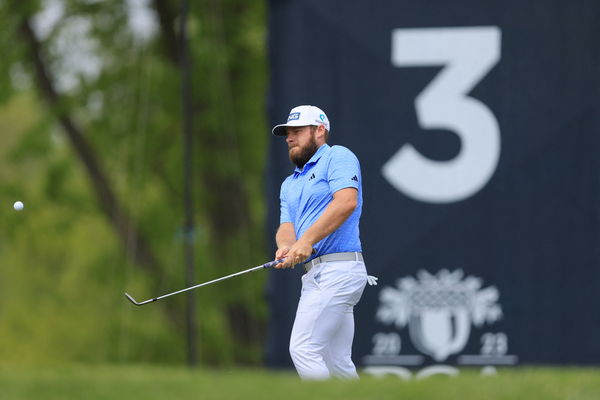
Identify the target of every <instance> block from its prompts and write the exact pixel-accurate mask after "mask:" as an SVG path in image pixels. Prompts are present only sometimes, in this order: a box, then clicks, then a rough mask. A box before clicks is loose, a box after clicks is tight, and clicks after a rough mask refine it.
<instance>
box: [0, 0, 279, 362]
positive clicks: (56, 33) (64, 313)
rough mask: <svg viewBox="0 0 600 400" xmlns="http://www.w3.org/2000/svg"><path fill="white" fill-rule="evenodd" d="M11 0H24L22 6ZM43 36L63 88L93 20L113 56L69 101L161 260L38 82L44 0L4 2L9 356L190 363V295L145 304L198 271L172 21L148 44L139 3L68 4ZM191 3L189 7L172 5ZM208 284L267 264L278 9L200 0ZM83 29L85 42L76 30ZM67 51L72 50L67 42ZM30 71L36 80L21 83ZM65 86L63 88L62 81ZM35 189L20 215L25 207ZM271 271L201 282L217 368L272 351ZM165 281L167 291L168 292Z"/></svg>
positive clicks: (3, 212)
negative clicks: (130, 14)
mask: <svg viewBox="0 0 600 400" xmlns="http://www.w3.org/2000/svg"><path fill="white" fill-rule="evenodd" d="M9 3H10V2H9ZM63 3H64V5H65V7H64V14H63V15H62V16H61V19H60V22H59V23H58V24H56V25H55V27H54V28H53V29H52V30H51V31H50V32H49V34H48V36H47V37H43V38H40V39H41V44H42V50H43V55H44V56H45V59H44V61H45V62H46V63H47V66H48V67H49V70H50V72H51V73H52V74H53V77H54V78H55V83H56V82H57V81H58V82H60V78H61V77H64V75H65V74H67V69H68V65H66V61H65V54H64V48H62V47H61V46H60V45H59V44H60V43H61V40H64V38H63V37H62V36H61V35H64V34H65V32H68V29H69V28H68V27H69V24H71V23H73V22H74V21H81V20H84V21H87V23H88V26H89V27H90V29H89V31H88V34H87V36H88V39H89V40H90V43H92V44H93V46H92V48H93V51H94V56H95V57H97V58H98V59H99V60H100V61H101V63H100V66H101V68H100V69H99V74H98V75H93V74H92V75H85V74H79V75H77V76H76V81H77V82H78V83H77V85H75V86H73V87H70V88H68V89H64V88H63V89H61V92H60V96H61V107H60V110H61V112H64V113H65V114H66V115H68V116H69V117H71V118H72V119H73V121H74V122H75V123H76V124H77V126H78V127H79V128H80V129H81V131H82V132H83V133H84V137H85V139H86V140H88V141H89V143H90V145H91V147H92V149H93V151H94V154H95V156H96V158H97V159H98V160H99V163H100V166H101V167H102V168H103V169H104V170H105V171H106V175H107V177H108V180H109V182H110V184H111V185H112V187H113V188H114V190H115V192H116V194H117V196H118V199H119V201H120V202H121V203H122V204H123V205H124V208H125V210H126V211H127V213H128V214H129V215H130V216H131V217H132V218H133V220H134V221H135V222H136V224H137V226H138V227H139V229H140V230H141V231H142V232H143V235H144V237H145V239H146V240H147V241H148V242H149V244H150V248H151V250H152V252H153V254H154V255H155V256H156V258H157V259H158V260H159V264H160V269H159V270H158V271H149V270H146V269H142V268H140V267H139V266H138V265H135V264H134V263H133V262H132V261H131V260H128V259H127V257H126V252H125V248H126V247H127V246H135V243H132V242H123V241H121V240H120V238H119V236H118V235H117V234H116V232H115V231H114V228H113V227H112V226H111V224H110V223H109V220H108V219H107V216H106V215H105V214H103V212H102V211H101V209H100V207H99V201H98V198H97V197H96V193H95V192H94V190H93V185H92V184H91V181H90V178H89V175H88V174H87V173H86V170H85V168H84V166H83V163H82V161H81V158H80V157H78V155H77V153H76V152H75V151H74V149H73V148H72V147H71V144H70V142H69V140H68V138H67V136H66V135H65V132H64V131H63V127H62V126H61V124H60V123H59V121H58V119H57V114H56V112H57V109H55V108H53V107H50V106H49V104H48V102H47V100H46V99H45V97H44V95H43V92H42V91H39V90H38V86H37V85H36V82H37V81H36V79H35V78H34V76H35V74H34V68H33V65H32V58H31V57H32V53H31V51H30V50H31V49H30V48H28V46H27V43H26V42H25V41H24V40H23V38H22V36H21V35H20V33H19V29H18V27H19V23H20V21H22V20H23V19H24V18H27V17H28V16H30V15H31V14H32V13H34V12H35V11H36V10H39V7H40V5H39V4H38V3H37V2H28V1H23V2H21V7H19V8H17V7H10V6H9V5H7V4H3V3H0V22H2V23H3V29H2V30H0V49H2V53H3V55H6V58H4V57H3V63H2V66H0V131H1V132H2V134H1V135H0V205H2V207H0V221H1V222H0V226H1V229H0V343H1V344H2V346H0V360H2V361H10V362H23V363H40V362H42V363H43V362H46V361H48V360H53V361H56V362H66V361H77V362H129V361H136V362H161V363H182V362H184V361H185V337H184V326H185V324H184V306H185V296H177V297H173V298H171V299H169V300H167V301H165V302H163V303H157V304H153V305H149V306H146V307H144V308H134V307H132V306H131V305H130V304H128V303H127V302H126V301H125V300H124V297H123V292H124V291H129V292H131V293H132V294H134V295H135V296H136V297H137V298H140V299H141V298H148V297H152V296H155V295H158V294H161V293H164V292H170V291H173V290H177V289H180V288H182V287H184V286H185V282H184V279H183V276H184V266H183V257H182V253H183V237H182V234H181V225H182V222H183V207H182V203H183V201H182V193H183V187H182V179H183V178H182V141H181V130H182V123H181V106H180V104H181V100H180V97H181V95H180V87H181V79H180V73H179V69H178V66H177V65H176V64H175V63H174V62H173V60H170V59H169V58H168V56H167V55H166V52H165V51H164V48H163V46H164V40H163V39H162V37H161V32H160V31H159V32H157V35H156V36H155V37H154V38H153V39H151V40H150V41H147V42H144V41H140V40H139V39H136V37H134V35H132V33H131V30H130V28H129V27H128V25H127V15H126V12H127V8H126V6H125V4H126V3H125V2H121V1H105V2H80V1H64V2H63ZM169 4H170V5H171V6H172V7H173V11H174V12H177V11H178V8H177V7H176V2H169ZM191 4H192V9H191V12H192V15H191V16H190V48H191V52H192V55H193V57H192V62H193V68H194V69H193V71H194V75H193V82H194V87H193V89H194V90H193V93H194V95H193V96H194V111H195V120H194V137H195V145H194V154H195V157H196V160H195V166H194V178H193V182H194V192H195V212H196V213H195V219H196V223H197V231H196V233H195V245H196V265H197V271H196V280H197V281H198V282H201V281H204V280H209V279H212V278H215V277H218V276H222V275H225V274H228V273H231V272H235V271H238V270H240V269H243V268H247V267H250V266H253V265H257V264H259V263H262V262H264V261H266V257H268V256H267V255H266V252H265V243H264V227H263V220H264V215H265V207H264V199H263V193H262V189H263V168H264V158H265V153H266V150H265V148H266V140H267V139H268V131H267V130H266V127H265V121H264V116H265V113H264V104H263V101H264V100H263V98H264V92H265V89H264V87H265V76H266V72H265V71H266V66H265V49H264V46H265V44H264V31H265V22H264V21H265V10H264V8H265V5H264V4H263V2H247V1H242V0H235V1H234V0H228V1H214V0H206V1H200V2H191ZM75 39H76V38H72V37H71V38H70V40H75ZM61 49H62V50H61ZM15 71H17V72H18V71H21V72H20V73H21V75H22V77H21V78H22V79H21V80H22V81H24V82H28V83H29V84H28V85H23V84H21V85H19V84H17V83H18V82H17V80H15ZM58 87H59V88H60V85H59V86H58ZM16 200H22V201H23V202H24V203H25V209H24V210H23V211H22V212H16V211H14V210H13V209H12V202H14V201H16ZM264 281H265V274H261V273H257V274H254V275H251V276H248V277H244V278H243V279H238V280H235V281H232V282H227V283H225V284H224V285H221V286H219V287H214V288H212V287H211V288H207V289H206V290H202V291H199V292H198V310H199V311H198V318H199V321H200V331H199V353H200V357H201V359H202V360H203V361H204V362H206V363H210V364H213V365H223V364H233V363H243V364H257V363H260V360H261V354H262V353H261V351H262V350H261V343H262V342H263V339H264V336H263V334H264V328H263V327H264V323H265V320H266V306H265V304H264V299H263V285H264ZM157 291H158V292H157Z"/></svg>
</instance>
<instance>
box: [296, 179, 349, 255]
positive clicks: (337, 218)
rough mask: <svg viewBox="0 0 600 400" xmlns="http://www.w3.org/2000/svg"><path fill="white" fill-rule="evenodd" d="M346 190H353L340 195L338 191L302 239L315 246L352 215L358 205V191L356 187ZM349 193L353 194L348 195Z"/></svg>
mask: <svg viewBox="0 0 600 400" xmlns="http://www.w3.org/2000/svg"><path fill="white" fill-rule="evenodd" d="M344 191H351V192H346V193H340V194H339V195H337V193H336V196H334V198H333V200H332V201H331V203H329V205H328V206H327V207H326V208H325V211H323V214H321V216H320V217H319V218H318V219H317V220H316V221H315V223H314V224H313V225H312V226H311V227H310V228H308V229H307V230H306V232H304V234H303V235H302V237H301V238H300V239H301V240H303V241H307V242H308V243H309V244H310V245H311V246H313V245H315V243H318V242H319V241H321V240H322V239H324V238H325V237H327V236H329V235H331V234H332V233H333V232H335V230H336V229H337V228H339V227H340V226H341V225H342V224H343V223H344V222H345V221H346V220H347V219H348V217H349V216H350V215H352V213H353V212H354V210H355V208H356V205H357V199H356V192H355V189H344ZM349 193H350V194H351V195H348V194H349Z"/></svg>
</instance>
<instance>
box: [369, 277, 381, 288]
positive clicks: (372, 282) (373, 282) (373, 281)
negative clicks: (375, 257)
mask: <svg viewBox="0 0 600 400" xmlns="http://www.w3.org/2000/svg"><path fill="white" fill-rule="evenodd" d="M377 279H379V278H378V277H376V276H372V275H367V283H368V284H369V286H377Z"/></svg>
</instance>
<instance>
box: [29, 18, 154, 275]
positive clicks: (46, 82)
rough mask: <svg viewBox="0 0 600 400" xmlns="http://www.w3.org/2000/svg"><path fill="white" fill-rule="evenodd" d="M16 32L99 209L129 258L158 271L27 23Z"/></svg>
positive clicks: (139, 264) (150, 269) (42, 92)
mask: <svg viewBox="0 0 600 400" xmlns="http://www.w3.org/2000/svg"><path fill="white" fill-rule="evenodd" d="M19 28H20V32H21V35H22V36H23V39H24V40H25V41H26V43H27V45H28V46H29V50H30V52H31V59H32V61H33V66H34V70H35V76H36V79H37V82H38V89H39V90H40V92H41V94H42V97H43V98H44V99H45V100H46V102H47V103H48V105H49V106H50V108H51V109H52V110H53V111H54V112H56V113H57V117H58V119H59V121H60V124H61V126H62V128H63V129H64V131H65V133H66V135H67V137H68V138H69V141H70V143H71V145H72V146H73V148H74V150H75V152H76V153H77V155H78V156H79V158H80V160H81V161H82V162H83V164H84V166H85V169H86V171H87V173H88V175H89V178H90V181H91V183H92V186H93V189H94V191H95V192H96V196H97V198H98V202H99V204H100V208H101V209H102V211H103V212H104V214H105V215H106V216H107V217H108V219H109V221H110V222H111V224H112V225H113V227H114V229H115V230H116V231H117V234H118V235H119V237H120V238H121V241H122V243H123V246H124V248H125V250H126V253H127V255H128V257H129V258H130V259H132V260H133V261H134V262H135V263H136V264H137V265H138V266H140V267H142V268H144V269H147V270H149V271H153V272H156V271H158V263H157V261H156V258H155V257H154V255H153V254H152V252H151V251H150V248H149V247H148V245H147V243H146V241H145V240H144V238H143V237H142V235H141V233H140V232H139V231H138V230H137V228H136V226H135V224H134V223H133V221H131V220H130V219H129V217H128V216H127V214H126V213H125V211H124V210H123V208H122V207H121V205H120V204H119V201H118V199H117V197H116V195H115V193H114V191H113V190H112V188H111V186H110V184H109V181H108V178H107V176H106V174H105V173H104V171H103V170H102V168H101V166H100V163H99V162H98V159H97V158H96V154H95V153H94V151H93V150H92V148H91V146H90V145H89V143H88V142H87V141H86V139H85V136H84V134H83V132H82V130H81V128H79V127H78V126H77V124H75V121H74V120H73V118H72V117H71V116H70V115H69V114H68V113H67V112H66V111H64V109H63V108H62V107H61V106H60V105H61V99H60V95H59V93H58V92H57V91H56V89H55V87H54V83H53V79H52V77H51V75H50V72H49V70H48V68H46V64H45V63H44V60H43V56H42V48H41V45H40V42H39V40H38V39H37V37H36V36H35V33H34V32H33V30H32V28H31V23H30V21H29V19H27V18H23V20H22V21H21V24H20V27H19Z"/></svg>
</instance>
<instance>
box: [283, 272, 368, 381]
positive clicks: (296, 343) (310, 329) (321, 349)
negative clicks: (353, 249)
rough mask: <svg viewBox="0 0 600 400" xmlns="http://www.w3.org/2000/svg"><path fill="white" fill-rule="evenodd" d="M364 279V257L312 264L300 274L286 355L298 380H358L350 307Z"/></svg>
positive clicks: (361, 290) (363, 283)
mask: <svg viewBox="0 0 600 400" xmlns="http://www.w3.org/2000/svg"><path fill="white" fill-rule="evenodd" d="M366 283H367V271H366V269H365V264H364V262H362V261H333V262H325V263H321V264H317V265H315V266H314V267H313V268H312V269H311V270H310V271H309V272H308V273H306V274H304V275H303V276H302V294H301V296H300V302H299V303H298V310H297V311H296V320H295V321H294V327H293V329H292V336H291V338H290V355H291V356H292V361H293V362H294V366H295V367H296V370H297V371H298V374H299V375H300V378H302V379H328V378H329V377H331V376H336V377H340V378H346V379H356V378H358V374H357V373H356V367H355V366H354V363H353V362H352V359H351V355H352V340H353V339H354V313H353V311H354V306H355V305H356V303H358V301H359V300H360V296H361V295H362V292H363V290H364V288H365V285H366Z"/></svg>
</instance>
